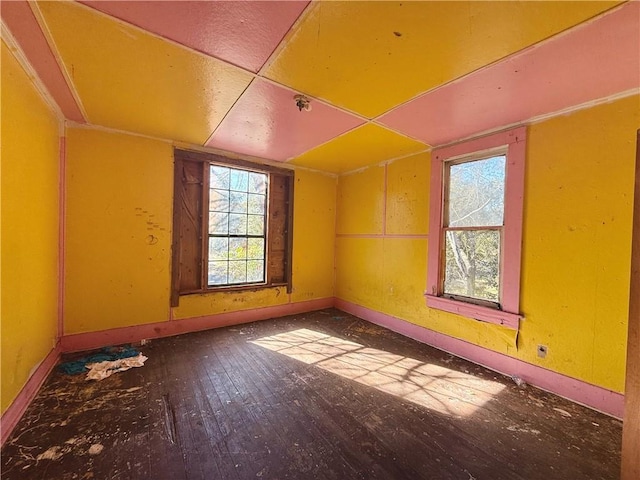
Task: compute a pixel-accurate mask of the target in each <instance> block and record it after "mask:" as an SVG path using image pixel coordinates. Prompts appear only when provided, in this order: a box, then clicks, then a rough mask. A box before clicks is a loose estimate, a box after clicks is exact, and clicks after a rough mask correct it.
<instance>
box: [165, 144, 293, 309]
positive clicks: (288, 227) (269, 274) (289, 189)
mask: <svg viewBox="0 0 640 480" xmlns="http://www.w3.org/2000/svg"><path fill="white" fill-rule="evenodd" d="M185 163H188V164H189V165H190V168H191V169H192V172H196V171H197V170H200V172H199V175H200V179H199V181H198V182H193V181H192V182H191V185H195V184H196V183H198V186H195V187H192V192H193V190H196V189H199V190H200V191H199V193H198V195H196V196H197V197H199V198H197V205H190V206H192V207H194V208H195V211H192V212H190V214H191V215H193V216H194V217H195V216H197V217H198V222H193V225H194V227H197V230H196V231H193V232H190V234H191V238H188V239H186V240H185V239H183V237H184V236H183V233H184V230H183V229H182V227H181V222H182V221H183V215H184V216H187V215H186V214H185V209H184V207H183V203H182V201H183V193H181V190H182V189H184V188H186V187H185V184H184V183H183V174H184V166H185ZM210 165H223V166H228V167H230V168H237V169H242V170H248V171H254V172H260V173H265V174H267V175H269V189H268V191H267V211H266V213H265V220H266V225H265V228H266V238H265V257H266V258H265V282H263V283H250V284H238V285H211V286H210V285H208V281H207V280H208V279H207V272H208V262H207V260H208V249H209V245H208V244H209V235H208V227H209V215H208V207H207V206H208V204H209V166H210ZM196 166H197V167H196ZM293 179H294V172H293V170H288V169H284V168H278V167H274V166H271V165H264V164H259V163H253V162H249V161H246V160H241V159H232V158H228V157H223V156H221V155H216V154H212V153H207V152H197V151H191V150H183V149H178V148H176V149H174V200H173V245H172V269H171V306H173V307H175V306H178V303H179V298H180V296H183V295H191V294H203V293H212V292H221V291H241V290H259V289H263V288H272V287H286V289H287V293H291V290H292V272H293V266H292V262H291V259H292V254H293V251H292V250H293V185H294V181H293ZM276 184H277V185H278V186H279V187H280V188H282V190H283V192H282V195H281V197H282V198H281V199H280V200H279V201H281V202H282V204H280V205H277V206H274V202H273V201H272V199H274V198H275V197H276V195H275V191H272V186H273V185H276ZM192 201H193V199H192ZM280 210H284V213H285V215H284V218H280V215H278V219H279V220H278V222H279V224H278V227H280V228H281V229H282V231H281V232H276V231H275V227H274V225H275V224H276V222H272V221H271V219H272V218H275V217H274V212H276V211H277V212H280ZM196 237H197V238H196ZM278 239H280V240H278ZM277 243H278V244H279V243H284V246H283V248H282V250H283V252H282V253H280V252H277V253H276V252H275V250H274V248H275V245H276V244H277ZM187 244H188V246H187ZM189 247H190V248H191V250H192V251H191V252H188V253H185V249H186V248H189ZM194 251H195V252H194ZM185 255H187V256H188V257H189V263H190V264H191V266H192V267H193V269H197V272H193V273H192V274H191V277H192V278H191V280H192V281H193V283H192V284H193V286H192V287H185V286H184V285H182V282H181V276H182V274H183V273H184V268H185V267H184V264H183V260H184V256H185ZM192 255H193V256H192ZM276 255H280V256H282V257H283V258H282V263H281V264H280V262H278V263H277V264H275V263H273V262H271V261H270V260H271V259H272V257H275V256H276Z"/></svg>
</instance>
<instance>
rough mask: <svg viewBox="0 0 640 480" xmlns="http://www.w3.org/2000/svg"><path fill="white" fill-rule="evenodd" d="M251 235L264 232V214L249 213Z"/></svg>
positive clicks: (249, 231)
mask: <svg viewBox="0 0 640 480" xmlns="http://www.w3.org/2000/svg"><path fill="white" fill-rule="evenodd" d="M248 234H249V235H263V234H264V217H263V216H262V215H249V228H248Z"/></svg>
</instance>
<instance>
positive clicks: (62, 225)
mask: <svg viewBox="0 0 640 480" xmlns="http://www.w3.org/2000/svg"><path fill="white" fill-rule="evenodd" d="M59 162H60V164H59V175H60V183H59V185H60V187H59V192H58V202H59V203H58V215H59V219H58V222H59V223H58V229H59V230H58V338H57V340H58V342H59V341H60V338H61V337H62V336H63V335H64V251H65V250H64V239H65V230H66V170H67V169H66V162H67V139H66V137H64V136H62V137H60V160H59Z"/></svg>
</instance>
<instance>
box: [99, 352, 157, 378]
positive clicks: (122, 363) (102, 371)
mask: <svg viewBox="0 0 640 480" xmlns="http://www.w3.org/2000/svg"><path fill="white" fill-rule="evenodd" d="M146 360H147V357H145V356H144V355H143V354H141V353H140V354H138V356H137V357H129V358H120V359H118V360H113V361H106V362H98V363H89V364H87V368H88V369H89V373H87V380H102V379H103V378H107V377H110V376H111V375H112V374H114V373H117V372H124V371H125V370H129V369H130V368H133V367H142V366H143V365H144V362H145V361H146Z"/></svg>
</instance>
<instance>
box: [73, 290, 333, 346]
mask: <svg viewBox="0 0 640 480" xmlns="http://www.w3.org/2000/svg"><path fill="white" fill-rule="evenodd" d="M332 306H333V297H329V298H320V299H316V300H309V301H306V302H296V303H289V304H285V305H276V306H273V307H264V308H255V309H250V310H242V311H239V312H229V313H221V314H218V315H207V316H204V317H194V318H186V319H180V320H173V321H168V322H159V323H149V324H146V325H135V326H132V327H124V328H114V329H112V330H103V331H100V332H89V333H79V334H75V335H65V336H64V337H62V341H61V347H62V351H63V352H77V351H82V350H89V349H93V348H100V347H104V346H108V345H120V344H122V343H135V342H139V341H140V340H142V339H150V338H162V337H170V336H173V335H181V334H183V333H190V332H198V331H201V330H209V329H212V328H220V327H227V326H230V325H239V324H242V323H249V322H255V321H258V320H266V319H268V318H277V317H281V316H284V315H295V314H298V313H305V312H312V311H314V310H321V309H323V308H329V307H332Z"/></svg>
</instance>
